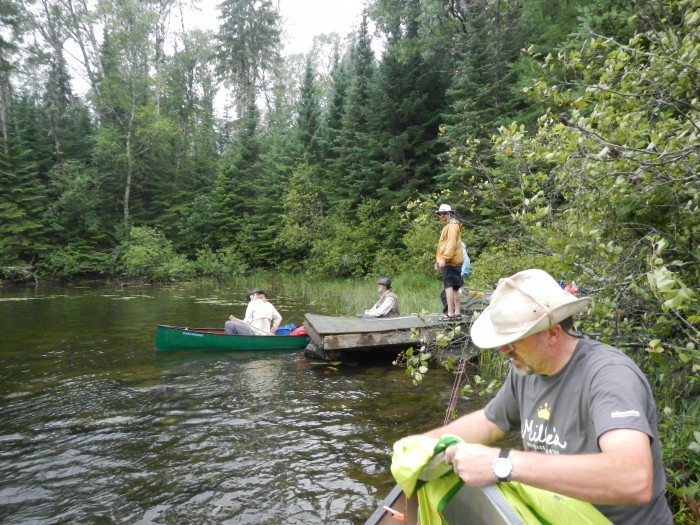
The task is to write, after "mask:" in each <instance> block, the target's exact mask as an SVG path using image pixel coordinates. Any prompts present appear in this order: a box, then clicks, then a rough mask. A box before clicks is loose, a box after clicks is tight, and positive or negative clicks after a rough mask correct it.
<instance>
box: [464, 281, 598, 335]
mask: <svg viewBox="0 0 700 525" xmlns="http://www.w3.org/2000/svg"><path fill="white" fill-rule="evenodd" d="M591 301H592V299H591V298H590V297H581V298H576V297H574V296H573V295H572V294H570V293H569V292H565V291H564V290H562V288H561V286H559V283H557V281H555V280H554V278H553V277H552V276H551V275H549V274H548V273H547V272H545V271H544V270H538V269H531V270H524V271H522V272H518V273H516V274H515V275H513V276H511V277H507V278H505V279H501V280H500V281H499V283H498V286H497V287H496V289H495V290H494V292H493V294H492V295H491V301H490V303H489V306H488V307H487V308H486V309H485V310H484V311H483V312H482V313H481V315H480V316H479V317H477V319H476V321H474V324H473V325H472V328H471V338H472V341H473V342H474V344H475V345H476V346H478V347H479V348H498V347H501V346H503V345H507V344H510V343H512V342H514V341H517V340H518V339H522V338H524V337H527V336H529V335H532V334H536V333H537V332H541V331H542V330H546V329H547V328H550V327H552V326H554V325H556V324H558V323H560V322H562V321H563V320H564V319H567V318H568V317H571V316H572V315H574V314H576V313H578V312H580V311H582V310H584V309H585V308H586V307H587V306H588V305H589V304H590V303H591Z"/></svg>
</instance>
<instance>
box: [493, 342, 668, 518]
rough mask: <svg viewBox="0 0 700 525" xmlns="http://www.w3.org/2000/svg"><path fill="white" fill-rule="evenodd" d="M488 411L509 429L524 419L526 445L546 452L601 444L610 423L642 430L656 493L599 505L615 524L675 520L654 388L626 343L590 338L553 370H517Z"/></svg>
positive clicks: (566, 451)
mask: <svg viewBox="0 0 700 525" xmlns="http://www.w3.org/2000/svg"><path fill="white" fill-rule="evenodd" d="M485 413H486V417H487V418H488V419H489V420H491V421H493V422H494V423H495V424H496V426H498V428H499V429H501V430H502V431H503V432H508V431H509V430H511V429H513V428H518V427H520V433H521V436H522V440H523V447H524V449H525V450H531V451H537V452H542V453H544V454H554V455H556V454H588V453H595V452H600V448H599V447H598V438H600V436H601V435H602V434H603V433H605V432H607V431H608V430H615V429H633V430H639V431H640V432H644V433H645V434H647V435H648V436H649V437H650V446H651V453H652V459H653V465H654V488H653V496H652V500H651V501H650V502H649V503H647V504H646V505H596V507H597V508H598V510H600V511H601V512H602V513H603V514H605V516H607V518H608V519H609V520H610V521H612V522H613V523H615V524H616V525H622V524H630V525H640V524H647V523H648V524H654V525H666V524H668V525H672V524H673V516H672V514H671V510H670V509H669V507H668V504H667V502H666V498H665V493H666V476H665V474H664V469H663V464H662V461H661V450H660V448H659V432H658V428H657V423H656V409H655V406H654V398H653V396H652V393H651V388H650V386H649V383H648V382H647V380H646V377H644V374H643V373H642V371H641V370H640V369H639V368H638V367H637V365H635V364H634V362H633V361H632V360H631V359H630V358H629V357H627V356H626V355H625V354H624V353H622V352H621V351H620V350H618V349H616V348H613V347H611V346H608V345H604V344H602V343H599V342H597V341H593V340H591V339H588V338H584V339H581V340H580V341H579V343H578V345H577V346H576V350H575V351H574V355H573V356H572V358H571V360H570V361H569V362H568V363H567V364H566V366H565V367H564V368H563V369H562V370H560V371H559V372H557V373H556V374H555V375H552V376H541V375H538V374H532V375H529V376H518V375H517V374H516V373H515V372H514V371H513V370H511V371H510V373H509V374H508V376H507V377H506V381H505V384H504V385H503V387H502V388H501V390H499V392H498V394H496V397H494V398H493V399H492V400H491V401H490V402H489V403H488V404H487V405H486V409H485Z"/></svg>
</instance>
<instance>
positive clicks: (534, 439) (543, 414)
mask: <svg viewBox="0 0 700 525" xmlns="http://www.w3.org/2000/svg"><path fill="white" fill-rule="evenodd" d="M551 417H552V408H551V407H550V405H549V403H544V404H542V405H540V407H539V408H538V409H537V417H536V418H533V419H529V418H528V419H525V421H523V425H522V426H521V434H522V438H523V442H524V443H525V448H526V449H530V450H538V451H540V452H544V453H545V454H559V453H561V451H562V450H564V449H566V444H567V442H566V441H562V439H561V438H560V437H559V434H557V429H556V428H555V427H554V426H552V427H551V429H550V427H549V423H550V418H551Z"/></svg>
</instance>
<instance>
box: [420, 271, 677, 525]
mask: <svg viewBox="0 0 700 525" xmlns="http://www.w3.org/2000/svg"><path fill="white" fill-rule="evenodd" d="M590 301H591V299H590V298H589V297H582V298H577V297H574V296H573V295H572V294H570V293H568V292H566V291H564V290H562V289H561V287H560V286H559V284H558V283H557V281H556V280H555V279H554V278H553V277H552V276H551V275H549V274H548V273H547V272H545V271H543V270H537V269H532V270H525V271H522V272H519V273H516V274H515V275H513V276H511V277H509V278H506V279H501V281H500V282H499V284H498V286H497V287H496V290H495V291H494V293H493V295H492V296H491V301H490V304H489V306H488V307H487V308H486V309H485V310H484V311H483V312H482V314H481V315H480V316H479V317H478V318H477V319H476V321H474V324H473V325H472V328H471V339H472V342H473V343H474V344H475V345H476V346H477V347H479V348H496V349H498V351H499V352H500V353H501V354H502V355H503V356H504V357H508V358H509V359H510V365H511V366H510V371H509V372H508V375H507V377H506V379H505V382H504V384H503V386H502V387H501V389H500V390H499V392H498V393H497V394H496V396H495V397H494V398H493V399H492V400H491V401H489V402H488V403H487V405H486V407H485V408H483V409H481V410H477V411H475V412H471V413H469V414H467V415H464V416H462V417H460V418H459V419H457V420H455V421H453V422H451V423H449V424H447V425H445V426H443V427H439V428H436V429H433V430H431V431H429V432H427V433H426V434H424V436H427V437H430V438H441V437H444V436H449V435H452V436H458V437H459V438H461V439H462V440H463V441H464V442H463V443H459V444H456V445H453V446H451V447H449V448H447V450H446V451H445V459H444V461H445V463H446V464H451V465H452V469H453V471H454V472H455V474H457V475H458V476H459V477H460V478H461V480H462V481H463V482H464V484H466V485H468V486H473V487H476V486H486V485H490V484H493V483H495V482H509V481H511V480H513V481H517V482H520V483H522V484H525V485H530V486H533V487H537V488H539V489H544V490H548V491H552V492H556V493H559V494H563V495H565V496H570V497H573V498H576V499H579V500H582V501H587V502H590V503H592V504H593V505H594V506H595V507H596V508H597V509H598V510H599V511H600V512H601V513H602V514H604V515H605V516H606V517H607V518H608V519H609V520H610V521H611V522H612V523H615V524H630V525H632V524H637V523H653V524H655V525H662V524H663V525H671V524H672V523H673V516H672V514H671V511H670V509H669V506H668V503H667V501H666V497H665V492H666V476H665V474H664V467H663V463H662V456H661V449H660V446H659V430H658V425H657V420H656V410H655V402H654V398H653V394H652V390H651V387H650V385H649V382H648V381H647V379H646V377H645V376H644V373H643V372H642V371H641V370H640V369H639V367H638V366H637V365H636V364H635V363H634V361H632V359H630V358H629V357H628V356H626V355H625V354H624V353H623V352H621V351H620V350H618V349H616V348H613V347H612V346H609V345H606V344H603V343H600V342H598V341H595V340H593V339H590V338H588V337H586V336H584V335H582V334H578V333H576V332H573V331H572V328H573V320H572V317H573V315H574V314H576V313H578V312H580V311H582V310H584V309H585V308H586V307H587V306H588V305H589V304H590ZM510 431H517V432H519V433H520V435H521V436H522V445H523V450H513V451H510V450H509V449H507V448H500V449H499V448H498V447H496V448H494V447H492V446H490V445H491V444H493V443H495V442H498V441H499V440H501V439H502V438H503V437H504V436H505V435H506V433H507V432H510Z"/></svg>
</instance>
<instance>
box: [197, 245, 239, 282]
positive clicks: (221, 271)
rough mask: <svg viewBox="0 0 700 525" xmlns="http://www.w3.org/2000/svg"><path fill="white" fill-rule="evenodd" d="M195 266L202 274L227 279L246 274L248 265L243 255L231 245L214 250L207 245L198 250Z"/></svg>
mask: <svg viewBox="0 0 700 525" xmlns="http://www.w3.org/2000/svg"><path fill="white" fill-rule="evenodd" d="M195 266H196V268H197V271H198V273H199V274H200V275H203V276H206V277H214V278H216V279H218V280H226V279H230V278H232V277H235V276H240V275H243V274H245V272H246V271H247V270H248V265H247V264H246V263H245V261H244V260H243V258H242V257H241V255H240V254H239V253H238V252H237V251H236V250H235V249H234V248H231V247H228V248H221V249H220V250H217V251H216V252H213V251H212V250H211V248H209V247H208V246H205V247H203V248H200V249H199V250H197V259H196V261H195Z"/></svg>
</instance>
